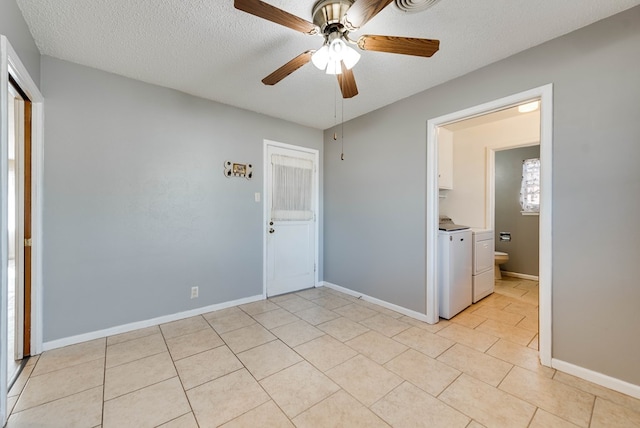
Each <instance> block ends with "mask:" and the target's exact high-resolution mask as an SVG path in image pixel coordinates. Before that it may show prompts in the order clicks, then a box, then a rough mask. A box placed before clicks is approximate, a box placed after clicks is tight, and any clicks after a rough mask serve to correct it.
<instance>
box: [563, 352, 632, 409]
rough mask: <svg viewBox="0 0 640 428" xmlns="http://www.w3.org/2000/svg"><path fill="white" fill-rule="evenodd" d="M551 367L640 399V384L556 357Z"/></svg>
mask: <svg viewBox="0 0 640 428" xmlns="http://www.w3.org/2000/svg"><path fill="white" fill-rule="evenodd" d="M551 367H553V368H554V369H556V370H560V371H561V372H565V373H568V374H570V375H573V376H577V377H579V378H581V379H584V380H588V381H589V382H592V383H595V384H596V385H600V386H604V387H605V388H609V389H613V390H614V391H618V392H621V393H623V394H626V395H630V396H631V397H634V398H638V399H640V385H634V384H632V383H629V382H625V381H624V380H620V379H616V378H614V377H611V376H607V375H605V374H602V373H599V372H594V371H593V370H589V369H585V368H584V367H580V366H576V365H574V364H571V363H567V362H566V361H562V360H558V359H555V358H553V359H551Z"/></svg>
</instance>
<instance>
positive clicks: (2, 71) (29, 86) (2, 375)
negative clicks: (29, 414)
mask: <svg viewBox="0 0 640 428" xmlns="http://www.w3.org/2000/svg"><path fill="white" fill-rule="evenodd" d="M9 74H10V75H11V76H12V77H13V78H14V80H15V81H16V83H17V84H18V86H19V87H20V89H22V90H23V91H24V92H25V93H26V94H27V96H28V97H29V100H31V111H32V116H31V143H32V174H33V175H32V183H33V187H32V192H33V201H32V210H33V211H32V222H33V227H32V235H31V237H32V240H33V246H32V249H31V251H32V256H33V261H32V273H31V315H30V316H31V353H32V354H34V355H35V354H38V353H40V352H41V351H42V206H43V198H42V187H43V186H42V185H43V177H42V166H43V162H44V161H43V157H42V156H43V153H44V140H43V135H44V114H43V102H44V98H43V96H42V94H41V93H40V90H39V89H38V86H37V85H36V84H35V83H34V81H33V79H32V78H31V76H29V73H28V72H27V69H26V68H25V66H24V65H23V64H22V62H21V61H20V58H19V57H18V55H17V54H16V52H15V50H13V48H12V47H11V44H10V43H9V40H7V38H6V37H5V36H3V35H0V104H1V105H0V129H2V133H1V134H0V151H1V152H2V154H1V155H0V165H1V168H0V169H1V170H2V171H7V165H8V162H7V155H8V152H7V147H8V135H7V132H6V130H7V102H8V101H7V100H8V90H7V89H8V83H9V82H8V76H9ZM0 183H1V185H0V187H1V191H0V196H1V199H2V202H1V204H0V206H1V207H2V208H1V209H2V214H1V215H0V229H1V230H0V240H1V241H2V243H1V245H0V248H1V250H0V254H1V257H0V259H1V260H2V261H1V267H2V269H1V271H2V272H6V271H7V256H8V248H7V232H6V231H7V215H6V211H7V177H6V176H5V174H4V173H3V174H2V178H1V179H0ZM1 284H2V294H1V298H0V301H1V302H2V304H1V305H0V307H1V308H0V317H2V319H6V317H7V314H6V304H5V302H6V300H7V279H6V276H5V275H2V281H1ZM27 316H29V315H28V314H27ZM2 326H3V327H2V328H1V329H0V366H1V368H0V425H2V426H4V423H5V422H6V417H7V414H6V413H7V388H6V385H7V355H6V346H4V344H6V343H7V330H6V323H4V322H3V323H2Z"/></svg>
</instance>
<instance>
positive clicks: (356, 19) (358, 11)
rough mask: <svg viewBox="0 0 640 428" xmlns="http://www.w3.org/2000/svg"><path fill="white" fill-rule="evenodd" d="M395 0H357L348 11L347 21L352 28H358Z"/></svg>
mask: <svg viewBox="0 0 640 428" xmlns="http://www.w3.org/2000/svg"><path fill="white" fill-rule="evenodd" d="M392 1H393V0H356V1H355V3H353V4H352V5H351V7H350V8H349V10H348V11H347V16H346V22H345V24H346V25H347V27H350V28H349V29H350V30H356V29H358V28H360V27H362V26H363V25H364V24H366V23H367V22H368V21H369V20H370V19H371V18H373V17H374V16H376V15H377V14H378V13H380V11H381V10H382V9H384V8H385V7H387V6H388V5H389V3H391V2H392Z"/></svg>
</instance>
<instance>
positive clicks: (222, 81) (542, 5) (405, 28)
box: [17, 0, 640, 129]
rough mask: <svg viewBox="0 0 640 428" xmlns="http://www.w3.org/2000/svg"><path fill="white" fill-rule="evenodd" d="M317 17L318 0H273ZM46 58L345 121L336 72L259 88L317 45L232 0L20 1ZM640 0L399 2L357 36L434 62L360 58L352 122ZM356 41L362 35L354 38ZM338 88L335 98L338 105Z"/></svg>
mask: <svg viewBox="0 0 640 428" xmlns="http://www.w3.org/2000/svg"><path fill="white" fill-rule="evenodd" d="M268 2H269V3H270V4H272V5H274V6H277V7H279V8H282V9H284V10H286V11H288V12H290V13H293V14H295V15H298V16H300V17H302V18H304V19H307V20H309V21H311V19H312V18H311V9H312V7H313V4H314V0H295V1H294V0H268ZM17 3H18V5H19V6H20V8H21V10H22V12H23V15H24V17H25V19H26V21H27V24H28V25H29V28H30V29H31V33H32V34H33V37H34V38H35V40H36V44H37V45H38V48H39V49H40V52H41V53H42V54H44V55H50V56H53V57H56V58H60V59H64V60H67V61H71V62H75V63H78V64H82V65H87V66H90V67H94V68H98V69H101V70H106V71H109V72H113V73H116V74H120V75H123V76H127V77H131V78H134V79H138V80H142V81H144V82H149V83H153V84H156V85H160V86H165V87H169V88H174V89H177V90H179V91H183V92H186V93H189V94H193V95H197V96H199V97H203V98H208V99H211V100H215V101H218V102H221V103H225V104H229V105H232V106H236V107H240V108H244V109H248V110H252V111H256V112H260V113H264V114H267V115H270V116H273V117H278V118H282V119H286V120H289V121H292V122H296V123H299V124H302V125H307V126H311V127H314V128H318V129H326V128H329V127H331V126H333V125H334V124H335V123H336V114H335V110H336V104H337V112H338V113H337V119H338V120H339V119H341V117H342V113H341V110H340V109H341V105H342V104H341V102H340V97H339V90H338V89H337V84H336V78H335V76H328V75H325V74H323V73H322V72H321V71H319V70H318V69H316V68H315V67H314V66H313V65H312V64H307V65H306V66H304V67H302V68H301V69H299V70H298V71H296V72H294V73H293V74H291V75H290V76H288V77H287V78H285V79H284V80H282V81H281V82H280V83H278V84H277V85H275V86H264V85H263V84H262V83H261V82H260V80H261V79H262V78H264V77H265V76H267V75H268V74H270V73H271V72H272V71H274V70H275V69H277V68H278V67H280V66H281V65H283V64H284V63H285V62H287V61H289V60H290V59H292V58H293V57H295V56H297V55H298V54H300V53H302V52H303V51H305V50H308V49H315V48H318V47H320V46H321V44H322V38H321V37H320V36H308V35H304V34H302V33H298V32H296V31H293V30H290V29H288V28H285V27H282V26H279V25H277V24H273V23H271V22H268V21H265V20H262V19H260V18H257V17H255V16H252V15H248V14H246V13H244V12H240V11H238V10H236V9H234V7H233V0H135V1H132V0H93V1H86V0H17ZM638 4H640V0H609V1H603V0H536V1H530V0H482V1H478V0H440V1H439V2H437V3H436V4H435V5H434V6H432V7H430V8H428V9H426V10H424V11H421V12H418V13H405V12H402V11H400V10H399V9H397V8H396V7H395V5H394V4H393V3H392V4H391V5H389V6H387V8H385V9H384V10H383V11H382V12H381V13H379V14H378V15H377V16H376V17H374V18H373V19H372V20H371V21H370V22H368V23H367V24H366V25H365V26H364V27H363V28H362V29H360V31H358V32H357V33H354V36H357V35H360V34H383V35H399V36H409V37H423V38H434V39H439V40H440V41H441V43H440V51H439V52H437V53H436V54H435V55H434V56H433V57H432V58H419V57H410V56H403V55H396V54H387V53H379V52H362V59H361V60H360V62H359V63H358V64H357V65H356V67H355V68H354V70H353V71H354V75H355V77H356V81H357V84H358V89H359V92H360V93H359V95H358V96H356V97H355V98H353V99H350V100H345V101H344V119H345V120H348V119H351V118H354V117H357V116H360V115H362V114H365V113H368V112H370V111H372V110H375V109H378V108H380V107H383V106H385V105H388V104H391V103H393V102H395V101H397V100H399V99H402V98H406V97H408V96H410V95H413V94H415V93H418V92H421V91H423V90H425V89H428V88H430V87H432V86H435V85H438V84H440V83H443V82H445V81H448V80H451V79H453V78H455V77H457V76H461V75H463V74H466V73H468V72H470V71H472V70H475V69H477V68H480V67H482V66H485V65H487V64H490V63H492V62H495V61H497V60H499V59H502V58H505V57H507V56H510V55H513V54H514V53H516V52H519V51H522V50H524V49H527V48H529V47H532V46H535V45H538V44H540V43H543V42H545V41H547V40H550V39H553V38H555V37H558V36H560V35H562V34H566V33H568V32H571V31H573V30H575V29H577V28H580V27H583V26H585V25H588V24H590V23H592V22H595V21H598V20H600V19H603V18H605V17H607V16H610V15H613V14H615V13H618V12H621V11H623V10H625V9H628V8H630V7H632V6H635V5H638ZM354 38H356V37H354ZM336 91H337V94H338V102H337V103H336V102H335V101H336Z"/></svg>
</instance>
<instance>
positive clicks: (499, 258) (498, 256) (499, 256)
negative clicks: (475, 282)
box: [493, 251, 509, 279]
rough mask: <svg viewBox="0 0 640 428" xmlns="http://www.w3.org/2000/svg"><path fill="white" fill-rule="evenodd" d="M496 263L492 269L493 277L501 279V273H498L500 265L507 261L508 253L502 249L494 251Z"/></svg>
mask: <svg viewBox="0 0 640 428" xmlns="http://www.w3.org/2000/svg"><path fill="white" fill-rule="evenodd" d="M494 258H495V261H496V265H495V267H494V269H493V272H494V275H495V279H502V273H500V265H503V264H505V263H506V262H508V261H509V253H503V252H502V251H496V252H495V253H494Z"/></svg>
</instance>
